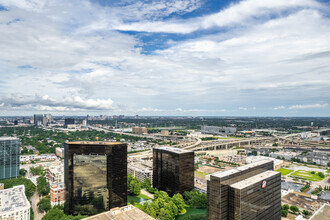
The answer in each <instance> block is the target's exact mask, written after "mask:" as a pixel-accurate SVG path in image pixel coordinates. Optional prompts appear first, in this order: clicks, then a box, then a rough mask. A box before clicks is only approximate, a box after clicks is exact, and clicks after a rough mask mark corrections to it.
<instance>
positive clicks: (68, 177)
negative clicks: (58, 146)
mask: <svg viewBox="0 0 330 220" xmlns="http://www.w3.org/2000/svg"><path fill="white" fill-rule="evenodd" d="M65 184H66V191H67V193H66V195H67V199H66V201H67V204H66V212H68V213H72V214H78V213H80V214H83V215H95V214H97V213H101V212H104V211H105V210H109V209H111V208H115V207H121V206H125V205H126V204H127V145H126V144H121V143H112V142H70V143H67V144H65Z"/></svg>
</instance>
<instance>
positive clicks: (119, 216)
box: [84, 205, 154, 220]
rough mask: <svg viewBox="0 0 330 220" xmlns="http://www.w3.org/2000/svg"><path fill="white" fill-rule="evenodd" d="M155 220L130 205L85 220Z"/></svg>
mask: <svg viewBox="0 0 330 220" xmlns="http://www.w3.org/2000/svg"><path fill="white" fill-rule="evenodd" d="M109 219H115V220H154V218H152V217H151V216H150V215H148V214H146V213H144V212H143V211H141V210H140V209H138V208H136V207H134V206H132V205H128V206H124V207H121V208H113V209H111V210H110V211H107V212H103V213H100V214H98V215H94V216H90V217H87V218H84V220H109Z"/></svg>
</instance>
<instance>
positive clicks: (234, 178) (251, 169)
mask: <svg viewBox="0 0 330 220" xmlns="http://www.w3.org/2000/svg"><path fill="white" fill-rule="evenodd" d="M273 168H274V161H272V160H262V161H257V162H255V163H251V164H248V165H245V166H241V167H238V168H235V169H231V170H226V171H222V172H216V173H213V174H211V175H208V176H206V179H207V219H209V220H231V219H242V220H243V219H244V220H245V219H256V220H257V219H269V220H272V219H273V220H280V219H281V213H280V212H281V199H279V200H278V198H280V197H281V188H280V185H281V177H280V176H279V178H278V175H277V172H274V171H273ZM267 171H273V172H274V173H272V175H273V176H271V177H270V178H271V179H272V180H269V179H267V178H268V177H266V175H264V174H265V173H264V172H267ZM261 174H262V175H261ZM258 175H259V176H258ZM260 175H261V176H260ZM263 175H264V176H263ZM279 175H280V174H279ZM249 178H253V180H256V182H253V181H251V180H249ZM246 180H249V181H250V182H253V183H251V184H243V183H244V182H242V181H246ZM263 181H266V182H267V181H270V183H269V184H270V185H272V184H274V185H273V186H276V187H278V186H279V188H276V187H275V188H272V187H267V188H265V189H264V190H261V191H260V190H259V189H258V190H259V191H258V190H257V187H258V184H259V186H260V184H262V182H263ZM250 182H249V183H250ZM274 182H275V183H274ZM238 183H240V185H239V186H241V185H242V187H238V186H237V185H235V184H238ZM245 183H246V182H245ZM254 184H255V185H254ZM269 184H268V185H269ZM249 187H250V188H249ZM254 187H256V188H254ZM273 189H274V190H275V191H274V190H273ZM249 194H252V195H251V196H252V197H253V198H252V197H251V199H250V197H249V196H248V195H249ZM259 194H260V195H262V196H263V197H265V198H268V199H269V200H273V201H271V204H272V206H263V207H261V204H260V203H257V202H256V198H260V196H259ZM236 195H237V196H236ZM274 195H276V196H274ZM235 196H236V197H235ZM249 203H251V204H250V205H248V204H249ZM258 204H259V206H258ZM243 205H246V206H244V207H245V208H246V207H249V209H251V210H250V211H253V212H255V211H256V212H257V213H259V214H258V215H257V217H256V218H245V217H242V216H245V213H246V212H247V211H248V210H247V209H245V210H241V209H240V213H239V214H237V212H238V207H243ZM260 210H263V212H265V213H275V212H276V211H277V210H279V211H278V215H274V214H271V215H270V214H267V215H266V217H265V218H259V216H263V215H261V214H260V212H261V211H260ZM235 211H236V212H235ZM242 213H243V214H242ZM234 215H235V216H234ZM247 215H249V214H247ZM237 216H238V217H237ZM249 216H250V215H249ZM251 216H252V214H251ZM234 217H235V218H234ZM263 217H264V216H263Z"/></svg>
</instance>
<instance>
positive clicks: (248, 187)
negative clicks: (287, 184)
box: [229, 170, 281, 220]
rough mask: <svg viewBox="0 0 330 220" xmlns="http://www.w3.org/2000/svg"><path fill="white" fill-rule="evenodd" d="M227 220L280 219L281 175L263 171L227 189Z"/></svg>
mask: <svg viewBox="0 0 330 220" xmlns="http://www.w3.org/2000/svg"><path fill="white" fill-rule="evenodd" d="M229 207H230V209H229V219H233V220H241V219H244V220H255V219H281V173H279V172H275V171H271V170H268V171H265V172H263V173H260V174H257V175H255V176H252V177H250V178H247V179H245V180H242V181H240V182H237V183H234V184H232V185H230V188H229Z"/></svg>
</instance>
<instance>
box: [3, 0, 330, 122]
mask: <svg viewBox="0 0 330 220" xmlns="http://www.w3.org/2000/svg"><path fill="white" fill-rule="evenodd" d="M0 15H1V16H0V17H1V20H0V25H1V28H0V36H1V37H0V45H1V51H2V53H1V55H0V64H1V66H2V68H1V70H0V76H1V80H0V116H7V115H8V116H10V115H32V114H34V113H43V114H46V113H52V114H54V115H86V114H94V115H99V114H106V115H114V114H125V115H135V114H138V115H150V116H155V115H157V116H158V115H159V116H164V115H168V116H174V115H175V116H183V115H185V116H330V115H329V112H330V106H329V105H330V86H329V85H330V81H329V80H330V74H329V73H330V66H329V65H328V62H329V56H330V52H329V51H330V42H329V40H328V39H330V17H329V15H330V6H329V1H325V0H319V1H317V0H294V1H290V2H288V1H284V0H277V1H271V0H265V1H258V0H244V1H210V0H207V1H200V0H179V1H174V0H173V1H166V0H159V1H129V0H123V1H115V2H112V1H110V2H108V1H104V0H83V1H77V0H74V1H70V2H68V1H64V0H59V1H56V2H53V1H49V0H46V1H37V0H23V1H7V0H0Z"/></svg>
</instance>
